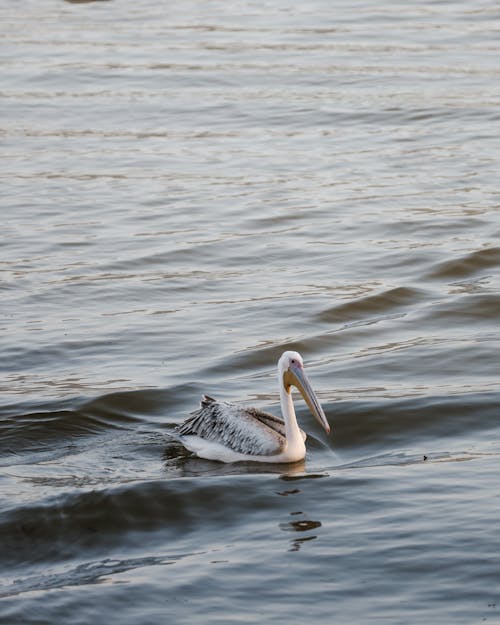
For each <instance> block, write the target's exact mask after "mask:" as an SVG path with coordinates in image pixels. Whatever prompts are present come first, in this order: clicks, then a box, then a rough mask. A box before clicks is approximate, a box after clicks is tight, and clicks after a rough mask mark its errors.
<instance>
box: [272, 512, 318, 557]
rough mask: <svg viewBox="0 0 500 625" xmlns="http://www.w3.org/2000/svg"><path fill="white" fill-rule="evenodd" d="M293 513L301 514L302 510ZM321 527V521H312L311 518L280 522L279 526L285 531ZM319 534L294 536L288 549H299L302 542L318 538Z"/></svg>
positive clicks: (299, 530) (307, 530)
mask: <svg viewBox="0 0 500 625" xmlns="http://www.w3.org/2000/svg"><path fill="white" fill-rule="evenodd" d="M290 514H291V515H299V514H302V512H290ZM318 527H321V521H312V520H311V519H300V520H298V521H289V522H288V523H280V524H279V528H280V529H281V530H282V531H283V532H309V531H311V530H315V529H317V528H318ZM316 538H318V537H317V535H316V534H314V535H312V536H303V537H301V538H294V539H293V540H292V546H291V547H290V549H289V550H288V551H299V549H300V548H301V547H302V544H303V543H305V542H308V541H310V540H316Z"/></svg>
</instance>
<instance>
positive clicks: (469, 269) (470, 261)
mask: <svg viewBox="0 0 500 625" xmlns="http://www.w3.org/2000/svg"><path fill="white" fill-rule="evenodd" d="M499 265H500V247H488V248H485V249H482V250H478V251H476V252H472V253H470V254H467V255H465V256H461V257H460V258H454V259H452V260H447V261H444V262H442V263H439V265H438V266H437V267H436V268H435V269H433V270H432V271H431V273H430V274H429V276H428V277H429V278H452V279H460V278H466V277H468V276H471V275H473V274H474V273H477V272H478V271H483V270H485V269H490V268H492V267H498V266H499Z"/></svg>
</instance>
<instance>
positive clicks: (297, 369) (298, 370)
mask: <svg viewBox="0 0 500 625" xmlns="http://www.w3.org/2000/svg"><path fill="white" fill-rule="evenodd" d="M283 382H284V384H285V388H286V390H287V392H290V386H292V385H293V386H295V387H296V388H298V389H299V391H300V393H301V395H302V397H303V398H304V401H305V402H306V404H307V405H308V406H309V410H310V411H311V412H312V413H313V415H314V417H315V418H316V420H317V421H318V422H319V423H320V424H321V426H322V427H323V428H324V430H325V431H326V433H327V434H329V433H330V425H329V423H328V421H327V420H326V417H325V413H324V412H323V408H322V407H321V405H320V403H319V401H318V398H317V397H316V393H315V392H314V391H313V389H312V386H311V384H310V382H309V380H308V379H307V376H306V374H305V371H304V367H302V365H291V366H290V367H289V368H288V369H287V370H286V371H285V373H284V375H283Z"/></svg>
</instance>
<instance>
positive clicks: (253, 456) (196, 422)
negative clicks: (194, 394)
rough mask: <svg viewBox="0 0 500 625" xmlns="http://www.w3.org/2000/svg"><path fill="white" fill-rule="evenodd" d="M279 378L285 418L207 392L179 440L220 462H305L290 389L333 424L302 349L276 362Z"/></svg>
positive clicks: (322, 419) (303, 437)
mask: <svg viewBox="0 0 500 625" xmlns="http://www.w3.org/2000/svg"><path fill="white" fill-rule="evenodd" d="M278 379H279V388H280V401H281V412H282V414H283V419H280V418H279V417H275V416H274V415H272V414H269V413H268V412H262V411H261V410H257V409H255V408H245V407H243V406H238V405H237V404H232V403H229V402H218V401H216V400H215V399H212V398H211V397H209V396H207V395H204V396H203V398H202V400H201V406H200V409H199V410H197V411H196V412H193V413H192V414H191V415H190V417H189V418H188V419H187V420H186V421H185V422H184V423H182V424H181V425H180V426H178V427H177V434H178V435H179V440H180V442H181V443H182V444H183V445H184V447H186V448H187V449H189V450H190V451H192V452H194V453H195V454H196V455H197V456H199V457H200V458H206V459H208V460H219V461H221V462H240V461H254V462H273V463H279V462H283V463H284V462H298V461H299V460H303V459H304V457H305V455H306V446H305V444H304V443H305V440H306V434H305V432H303V431H302V430H301V429H300V428H299V426H298V424H297V418H296V416H295V410H294V407H293V401H292V394H291V387H292V386H295V387H296V388H297V389H298V390H299V391H300V392H301V394H302V397H303V398H304V400H305V401H306V403H307V405H308V406H309V409H310V410H311V412H312V413H313V415H314V416H315V417H316V419H317V420H318V421H319V423H320V424H321V425H322V426H323V428H324V429H325V430H326V432H327V433H329V432H330V425H329V424H328V421H327V420H326V417H325V413H324V412H323V409H322V408H321V406H320V404H319V401H318V398H317V397H316V395H315V393H314V391H313V389H312V387H311V385H310V383H309V380H308V379H307V376H306V374H305V372H304V362H303V360H302V356H301V355H300V354H299V353H297V352H292V351H286V352H284V353H283V355H282V356H281V358H280V359H279V361H278Z"/></svg>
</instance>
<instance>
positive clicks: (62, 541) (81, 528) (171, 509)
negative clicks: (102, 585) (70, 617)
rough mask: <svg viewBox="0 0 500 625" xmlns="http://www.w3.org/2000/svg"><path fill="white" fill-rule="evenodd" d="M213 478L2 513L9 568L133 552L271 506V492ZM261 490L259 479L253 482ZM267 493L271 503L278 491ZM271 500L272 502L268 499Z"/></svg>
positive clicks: (1, 558)
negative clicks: (106, 552)
mask: <svg viewBox="0 0 500 625" xmlns="http://www.w3.org/2000/svg"><path fill="white" fill-rule="evenodd" d="M224 479H225V478H223V477H221V478H211V479H209V480H204V481H203V482H202V483H201V482H200V481H199V480H196V479H195V478H194V479H192V480H191V479H188V478H185V479H180V480H175V479H173V480H169V481H168V482H167V481H165V480H154V481H150V482H142V481H138V482H134V483H132V484H125V485H120V486H117V487H114V488H106V489H102V490H93V491H90V492H79V491H73V492H70V493H66V494H64V495H61V496H58V497H51V498H48V499H46V500H43V501H41V502H37V503H36V504H32V505H26V506H18V507H16V508H13V509H11V510H7V511H4V512H3V513H2V514H1V515H0V536H1V538H2V550H1V553H0V564H2V565H3V566H4V567H13V566H21V565H23V566H24V565H32V564H37V563H44V564H46V563H47V562H58V561H65V560H69V559H71V558H73V557H77V556H78V554H81V553H85V554H87V556H88V557H92V556H93V555H94V556H99V555H101V554H102V549H104V548H106V549H113V548H114V547H116V546H118V545H120V544H121V543H122V542H125V543H126V544H127V548H128V549H130V548H131V547H133V546H138V547H141V546H142V545H143V543H144V540H145V538H144V536H145V534H147V535H148V541H149V542H150V543H151V544H154V543H155V540H156V539H155V536H156V533H158V540H161V541H164V540H165V539H166V538H167V537H168V535H169V534H170V533H171V534H172V538H173V539H174V538H175V539H178V538H179V537H180V536H182V535H184V534H186V533H189V532H193V531H197V530H198V529H199V528H200V527H202V528H203V532H204V534H205V535H209V534H210V528H211V527H213V528H214V531H216V532H218V531H219V530H218V528H219V527H220V526H221V525H224V524H225V523H226V522H227V519H228V515H229V516H230V518H231V522H234V520H235V518H237V517H238V516H243V517H245V516H247V515H248V514H249V513H251V512H252V511H255V510H257V511H258V510H259V509H260V508H261V507H262V506H264V507H265V506H266V505H267V504H266V501H267V498H266V495H265V494H263V493H256V492H253V490H252V488H248V489H247V488H246V487H245V484H246V482H245V478H242V477H240V478H239V479H238V480H236V481H235V482H228V481H227V480H226V481H224ZM248 479H249V480H250V482H249V484H253V486H255V476H253V477H251V478H248ZM268 496H269V497H270V498H271V499H272V498H273V493H272V492H270V493H269V494H268ZM267 503H269V502H267Z"/></svg>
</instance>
